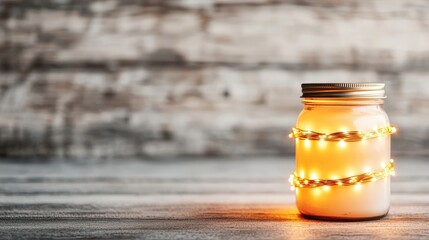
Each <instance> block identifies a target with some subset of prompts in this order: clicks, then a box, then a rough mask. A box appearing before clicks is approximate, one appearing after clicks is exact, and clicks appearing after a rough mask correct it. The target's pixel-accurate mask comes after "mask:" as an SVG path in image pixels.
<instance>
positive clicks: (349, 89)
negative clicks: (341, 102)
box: [301, 83, 386, 98]
mask: <svg viewBox="0 0 429 240" xmlns="http://www.w3.org/2000/svg"><path fill="white" fill-rule="evenodd" d="M301 87H302V96H301V98H386V96H385V93H384V83H303V84H302V85H301Z"/></svg>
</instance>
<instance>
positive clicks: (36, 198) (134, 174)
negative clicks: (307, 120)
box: [0, 158, 429, 239]
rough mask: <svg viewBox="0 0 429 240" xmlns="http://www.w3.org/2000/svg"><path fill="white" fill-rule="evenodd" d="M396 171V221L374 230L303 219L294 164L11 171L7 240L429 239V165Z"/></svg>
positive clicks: (5, 169)
mask: <svg viewBox="0 0 429 240" xmlns="http://www.w3.org/2000/svg"><path fill="white" fill-rule="evenodd" d="M396 162H397V163H396V164H397V170H396V172H397V175H398V176H397V177H395V178H394V179H393V182H392V189H393V193H392V198H391V201H392V206H391V209H390V213H389V215H388V216H387V217H385V218H383V219H381V220H377V221H368V222H321V221H314V220H307V219H304V218H302V217H301V216H300V215H299V214H298V212H297V210H296V208H295V206H294V196H293V193H292V192H291V191H289V190H288V188H287V183H286V181H285V179H286V176H287V174H288V172H289V170H292V168H293V162H292V161H291V159H281V158H254V159H248V160H243V159H230V160H214V159H212V160H210V159H194V160H182V161H181V162H178V161H153V162H148V161H136V160H127V161H122V162H121V163H118V162H117V161H113V162H110V163H105V164H93V165H87V164H78V163H75V164H70V163H59V162H57V161H54V162H53V163H51V164H37V163H26V164H18V163H5V162H3V163H0V239H35V238H37V239H39V238H40V239H55V238H100V239H106V238H115V239H130V238H133V239H134V238H138V239H166V238H168V239H182V238H186V239H201V238H204V239H219V238H220V239H261V238H276V239H277V238H286V239H342V238H344V237H347V238H350V239H368V238H380V239H404V238H406V239H427V237H428V236H429V229H428V228H427V221H428V219H429V191H428V188H427V184H426V182H427V179H428V178H429V173H428V172H427V169H428V167H429V162H427V161H426V160H423V159H422V160H410V159H403V160H397V161H396ZM31 189H33V192H30V191H31ZM8 191H9V192H8Z"/></svg>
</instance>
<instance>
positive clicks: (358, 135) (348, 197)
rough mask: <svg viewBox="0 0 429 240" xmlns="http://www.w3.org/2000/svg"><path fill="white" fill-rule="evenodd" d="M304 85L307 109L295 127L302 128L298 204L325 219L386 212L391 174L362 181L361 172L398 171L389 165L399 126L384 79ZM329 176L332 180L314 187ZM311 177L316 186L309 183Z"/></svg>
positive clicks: (298, 144)
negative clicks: (390, 113) (388, 106)
mask: <svg viewBox="0 0 429 240" xmlns="http://www.w3.org/2000/svg"><path fill="white" fill-rule="evenodd" d="M302 88H303V96H302V97H303V101H302V102H303V103H304V109H303V110H302V112H301V113H300V115H299V117H298V120H297V123H296V129H295V130H294V131H297V129H299V131H301V132H299V133H298V134H297V132H294V133H295V134H294V136H295V135H299V134H301V135H299V137H297V136H295V137H296V140H295V142H296V169H295V175H296V176H297V178H299V179H301V182H300V183H299V184H295V187H296V189H295V191H296V205H297V208H298V210H299V211H300V213H301V214H302V215H304V216H306V217H313V218H322V219H339V220H341V219H343V220H360V219H371V218H379V217H383V216H385V215H386V214H387V213H388V211H389V207H390V175H389V176H387V175H388V174H385V175H383V176H378V175H377V176H378V177H377V178H376V177H373V178H370V180H371V181H369V182H368V181H366V182H365V181H362V182H360V181H361V177H365V176H366V177H367V178H368V176H367V175H364V174H365V173H367V174H370V173H374V172H375V173H383V174H384V173H387V171H389V172H388V173H390V172H391V171H393V165H392V166H391V169H386V166H387V165H389V164H390V133H392V132H394V131H395V129H394V128H392V127H390V124H389V119H388V117H387V115H386V113H385V112H384V110H383V108H382V104H383V98H384V97H385V96H384V84H379V83H377V84H375V83H373V84H368V83H366V84H303V85H302ZM315 133H317V134H319V135H317V134H315ZM383 169H384V170H385V171H384V172H383ZM353 176H358V177H355V178H350V177H353ZM371 176H376V175H369V177H371ZM326 180H331V181H327V182H330V184H326V185H321V186H316V187H314V185H317V184H319V183H320V181H325V182H326ZM332 180H335V181H334V182H333V181H332ZM367 180H368V179H367ZM295 181H296V180H295ZM352 181H354V182H352ZM309 182H312V183H313V186H306V184H308V183H309ZM349 182H350V184H349Z"/></svg>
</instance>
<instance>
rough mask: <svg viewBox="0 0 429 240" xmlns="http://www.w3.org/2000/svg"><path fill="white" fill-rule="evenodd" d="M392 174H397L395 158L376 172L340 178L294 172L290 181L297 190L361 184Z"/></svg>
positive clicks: (292, 188)
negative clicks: (319, 177) (318, 177)
mask: <svg viewBox="0 0 429 240" xmlns="http://www.w3.org/2000/svg"><path fill="white" fill-rule="evenodd" d="M390 175H392V176H394V175H395V165H394V164H393V159H391V160H390V162H389V163H388V164H387V165H386V166H385V167H384V168H383V169H381V170H379V171H375V172H367V173H362V174H359V175H354V176H351V177H346V178H340V179H306V178H302V177H299V176H298V174H297V173H296V172H294V173H293V174H292V175H290V178H289V182H290V183H291V185H292V187H291V190H295V188H315V187H322V186H323V187H331V186H350V185H359V184H363V183H368V182H374V181H377V180H380V179H383V178H386V177H388V176H390Z"/></svg>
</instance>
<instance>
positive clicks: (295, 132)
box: [289, 125, 397, 142]
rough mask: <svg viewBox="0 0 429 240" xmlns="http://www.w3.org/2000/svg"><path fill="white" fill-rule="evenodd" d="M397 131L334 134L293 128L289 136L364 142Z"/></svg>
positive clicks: (377, 130)
mask: <svg viewBox="0 0 429 240" xmlns="http://www.w3.org/2000/svg"><path fill="white" fill-rule="evenodd" d="M396 131H397V130H396V128H395V127H393V126H390V125H389V126H386V127H382V128H378V129H376V130H373V131H369V132H361V131H344V132H334V133H329V134H327V133H319V132H314V131H309V130H303V129H300V128H292V132H291V133H290V134H289V138H297V139H301V140H306V139H308V140H324V141H331V142H339V141H345V142H357V141H363V140H366V139H372V138H378V137H381V136H385V135H389V134H393V133H395V132H396Z"/></svg>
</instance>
